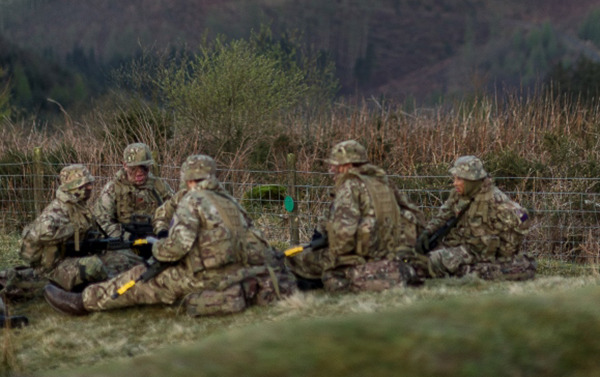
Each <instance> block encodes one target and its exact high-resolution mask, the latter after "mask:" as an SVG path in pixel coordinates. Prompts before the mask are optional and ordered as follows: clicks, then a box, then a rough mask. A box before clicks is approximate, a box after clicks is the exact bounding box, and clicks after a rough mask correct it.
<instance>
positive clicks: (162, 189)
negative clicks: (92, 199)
mask: <svg viewBox="0 0 600 377" xmlns="http://www.w3.org/2000/svg"><path fill="white" fill-rule="evenodd" d="M172 195H173V190H172V189H171V187H169V185H167V184H166V183H165V182H164V181H163V180H162V179H160V178H157V177H155V176H154V175H153V174H152V173H148V179H147V180H146V182H145V183H144V184H143V185H141V186H136V185H134V184H133V183H131V182H129V180H128V179H127V173H126V172H125V170H124V169H121V170H119V171H118V172H117V174H116V175H115V177H114V179H113V180H111V181H110V182H108V183H107V184H106V185H105V186H104V188H103V189H102V192H101V193H100V196H99V197H98V200H97V201H96V203H95V205H94V215H95V216H96V218H97V219H98V223H99V224H100V226H101V227H102V228H103V229H104V231H105V232H106V233H107V234H108V235H109V237H122V236H125V237H126V238H127V237H128V235H127V234H125V232H124V231H123V229H122V227H121V224H127V223H129V222H131V217H132V215H148V216H152V215H154V212H155V211H156V209H157V208H158V207H159V206H160V205H162V204H163V203H164V202H165V201H166V200H168V199H169V198H170V197H171V196H172Z"/></svg>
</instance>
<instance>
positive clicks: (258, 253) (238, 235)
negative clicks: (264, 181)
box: [152, 179, 268, 274]
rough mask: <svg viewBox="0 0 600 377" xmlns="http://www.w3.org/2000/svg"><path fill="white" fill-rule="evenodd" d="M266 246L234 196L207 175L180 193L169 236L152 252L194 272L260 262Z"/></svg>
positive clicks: (263, 260)
mask: <svg viewBox="0 0 600 377" xmlns="http://www.w3.org/2000/svg"><path fill="white" fill-rule="evenodd" d="M267 248H268V244H267V242H266V241H265V240H264V238H262V235H261V234H260V232H258V231H257V230H256V229H255V228H254V227H253V226H252V223H251V222H250V221H249V219H248V218H247V215H246V214H245V212H244V211H243V210H242V209H241V207H240V206H239V204H238V203H237V202H236V201H235V199H233V198H232V197H231V196H229V195H227V194H226V193H225V192H224V191H222V188H221V186H220V185H219V183H218V182H217V181H215V180H211V179H207V180H204V181H201V182H199V183H198V184H197V186H196V187H194V188H193V189H191V190H189V191H188V193H187V194H186V195H185V196H183V198H182V199H181V201H180V202H179V205H178V206H177V210H176V211H175V214H174V216H173V225H172V226H171V228H170V229H169V237H168V238H165V239H161V240H159V241H158V242H157V243H156V244H154V246H153V248H152V253H153V255H154V257H155V258H156V259H157V260H159V261H163V262H177V261H179V262H181V263H182V265H183V266H184V267H185V270H186V271H187V272H188V273H192V274H195V273H199V272H206V271H208V270H218V269H221V268H224V267H226V266H230V265H231V266H233V265H236V266H246V265H262V264H264V263H265V257H264V256H265V251H266V249H267Z"/></svg>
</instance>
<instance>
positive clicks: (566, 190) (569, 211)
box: [0, 161, 600, 263]
mask: <svg viewBox="0 0 600 377" xmlns="http://www.w3.org/2000/svg"><path fill="white" fill-rule="evenodd" d="M64 166H66V164H51V163H43V162H40V161H38V162H33V161H26V162H22V163H10V164H0V234H2V235H18V234H19V233H20V232H21V230H22V229H23V227H24V226H25V225H26V224H28V223H29V222H31V221H33V220H34V219H35V217H36V216H37V215H38V214H39V213H40V211H41V210H42V209H43V208H44V206H45V205H47V204H48V203H49V202H50V201H51V200H52V199H53V197H54V194H55V191H56V189H57V188H58V172H59V171H60V169H62V168H63V167H64ZM87 166H88V168H89V169H90V171H91V172H92V174H93V175H94V176H95V178H96V182H95V188H94V193H93V195H92V198H91V199H90V205H92V204H93V202H94V200H95V199H96V197H97V195H98V194H99V192H100V190H101V187H102V186H103V185H104V184H105V183H107V182H108V181H109V180H110V179H111V178H112V177H113V175H114V174H115V173H116V172H117V171H118V170H119V168H120V165H115V164H97V165H87ZM154 173H155V174H156V175H159V176H161V177H162V178H163V179H165V180H166V182H167V183H168V184H169V185H171V187H172V188H173V189H175V190H177V189H178V188H179V184H180V183H179V167H177V166H166V165H161V166H156V167H155V171H154ZM217 174H218V176H219V179H220V180H221V182H222V183H223V185H224V186H225V188H226V189H227V190H228V191H229V192H230V193H231V194H232V195H233V196H234V197H235V198H236V199H238V200H239V201H240V203H241V204H242V205H243V206H244V207H245V208H246V209H247V211H248V212H249V214H250V215H251V216H252V217H253V218H254V220H255V224H256V225H257V226H258V227H259V228H260V229H262V230H263V232H264V233H265V235H266V237H267V239H268V240H269V241H271V242H272V243H273V244H275V245H278V244H279V245H281V246H282V247H283V246H284V245H288V244H295V243H298V242H306V241H307V240H308V239H309V238H310V235H311V234H312V230H313V229H314V227H315V225H316V223H317V221H318V217H319V214H321V213H322V212H323V209H324V208H326V207H327V206H328V205H329V203H330V202H331V197H330V192H331V189H332V184H333V179H332V178H333V177H332V176H331V174H329V173H319V172H307V171H297V170H296V169H295V167H294V165H293V164H291V165H290V166H289V169H287V170H282V171H267V170H265V171H257V170H218V171H217ZM389 178H390V180H391V181H392V182H394V183H395V184H396V185H397V186H398V187H399V188H400V189H401V190H403V191H404V192H405V193H406V194H407V195H408V197H409V198H410V199H411V201H413V202H414V203H415V204H417V205H419V206H421V208H422V209H423V211H424V212H425V214H426V217H427V218H430V217H431V216H432V215H433V214H434V213H435V211H436V209H437V208H438V207H439V206H440V205H441V204H442V203H443V201H444V200H445V199H446V198H447V196H448V193H449V191H450V189H451V187H452V186H451V179H450V177H448V176H398V175H389ZM494 181H495V183H496V184H497V185H498V187H499V188H500V189H502V190H503V191H504V192H505V193H507V194H508V196H509V197H511V198H512V199H513V200H515V201H517V202H519V203H520V204H521V205H522V206H524V207H526V208H527V209H528V210H529V212H530V215H531V217H532V220H533V226H532V229H531V232H530V234H529V235H528V236H527V238H526V240H525V247H526V248H527V249H528V250H530V251H531V252H532V253H533V254H534V255H538V256H545V257H549V258H552V259H557V260H560V261H568V262H579V263H592V262H593V263H595V262H597V260H598V255H599V252H600V248H599V243H598V239H600V185H599V183H600V179H597V178H574V177H496V178H494ZM13 238H14V237H13ZM6 239H7V237H2V238H0V243H1V242H6V241H2V240H6ZM3 246H5V245H2V244H0V248H2V247H3ZM2 250H4V248H2Z"/></svg>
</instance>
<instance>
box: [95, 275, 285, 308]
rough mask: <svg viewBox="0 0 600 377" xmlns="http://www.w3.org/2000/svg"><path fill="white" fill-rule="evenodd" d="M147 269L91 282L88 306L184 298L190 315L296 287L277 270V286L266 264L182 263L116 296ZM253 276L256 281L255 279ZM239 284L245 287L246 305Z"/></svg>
mask: <svg viewBox="0 0 600 377" xmlns="http://www.w3.org/2000/svg"><path fill="white" fill-rule="evenodd" d="M144 271H146V267H145V266H144V265H140V266H135V267H133V268H132V269H130V270H129V271H126V272H124V273H122V274H120V275H118V276H116V277H114V278H112V279H110V280H108V281H105V282H102V283H98V284H93V285H90V286H89V287H87V288H86V289H85V290H84V291H83V303H84V307H85V308H86V309H87V310H90V311H100V310H108V309H116V308H123V307H129V306H135V305H150V304H172V303H174V302H175V301H176V300H178V299H184V304H186V305H187V307H188V313H189V314H190V315H194V316H195V315H208V314H220V313H225V312H234V311H239V310H243V308H245V307H246V306H247V305H250V304H253V303H257V304H262V303H267V302H269V301H270V300H272V299H273V297H275V296H277V294H279V295H282V294H283V295H288V294H291V293H293V291H294V290H295V281H294V280H293V277H291V276H290V275H289V274H288V275H285V274H283V273H281V272H280V273H275V275H277V276H278V278H279V279H277V280H278V284H277V288H275V283H274V282H273V280H272V278H271V275H270V273H269V272H268V269H267V268H266V267H264V266H255V267H242V266H239V265H230V266H227V267H224V268H220V269H214V270H207V271H202V272H199V273H196V274H192V273H190V272H188V270H187V269H186V268H185V267H183V266H182V265H175V266H173V267H169V268H167V269H165V270H164V271H163V272H161V273H160V274H159V275H157V276H156V277H154V278H153V279H150V280H149V281H147V282H142V281H140V282H138V283H136V284H135V285H134V286H133V287H132V288H130V289H129V290H128V291H127V292H125V293H124V294H122V295H121V296H119V297H117V298H116V299H113V298H112V295H113V294H114V293H115V292H117V290H118V289H119V288H121V287H122V286H123V285H125V284H127V283H128V282H130V281H131V280H136V279H137V278H139V276H140V275H141V274H142V273H143V272H144ZM267 277H268V278H267ZM253 280H254V281H255V283H252V281H253ZM252 286H255V287H256V289H255V290H254V291H253V290H252V289H250V288H251V287H252ZM237 287H239V289H242V291H241V292H242V294H243V298H244V300H243V301H244V305H243V308H242V305H241V302H242V300H241V299H240V291H239V289H238V288H237ZM252 292H254V295H252V294H251V293H252ZM276 292H278V293H276ZM188 295H189V297H187V298H186V296H188ZM240 308H241V309H240Z"/></svg>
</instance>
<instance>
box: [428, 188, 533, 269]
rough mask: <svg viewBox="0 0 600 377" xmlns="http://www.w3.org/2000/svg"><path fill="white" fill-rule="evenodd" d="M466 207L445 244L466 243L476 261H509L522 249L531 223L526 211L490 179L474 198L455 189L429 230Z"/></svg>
mask: <svg viewBox="0 0 600 377" xmlns="http://www.w3.org/2000/svg"><path fill="white" fill-rule="evenodd" d="M465 206H469V207H468V209H467V210H466V212H465V213H464V214H463V216H461V218H460V219H459V221H458V223H457V224H456V226H454V227H453V228H452V230H450V232H449V233H448V234H447V235H446V237H444V239H443V241H442V243H443V244H444V245H445V246H458V245H465V246H467V249H468V251H469V252H470V253H471V254H472V255H473V256H474V257H475V260H476V261H490V262H491V261H496V260H498V261H507V260H510V259H511V258H512V256H514V255H515V254H517V253H518V252H519V248H520V246H521V243H522V241H523V238H524V236H525V235H526V234H527V233H528V230H529V226H530V221H528V214H527V211H526V210H525V209H524V208H523V207H521V206H520V205H519V204H517V203H515V202H514V201H512V200H510V199H509V198H508V196H506V194H504V193H503V192H502V191H500V189H498V188H497V187H496V186H495V185H494V184H493V183H492V180H491V179H490V178H486V179H485V180H484V182H483V185H482V186H481V189H480V190H479V191H478V192H477V193H476V194H474V195H473V197H472V198H471V199H470V198H468V197H465V196H461V195H459V194H458V193H457V192H456V190H452V192H451V193H450V197H449V198H448V199H447V200H446V202H445V203H444V204H443V205H442V206H441V207H440V209H439V212H438V214H437V215H436V216H435V217H434V218H433V219H431V220H430V221H429V223H428V224H427V227H426V229H427V230H428V231H429V232H430V233H433V232H435V231H436V230H437V229H439V228H440V227H441V226H443V225H444V224H445V222H446V221H447V220H448V219H450V218H451V217H452V216H455V215H457V214H459V212H460V211H461V210H462V209H463V208H465Z"/></svg>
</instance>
